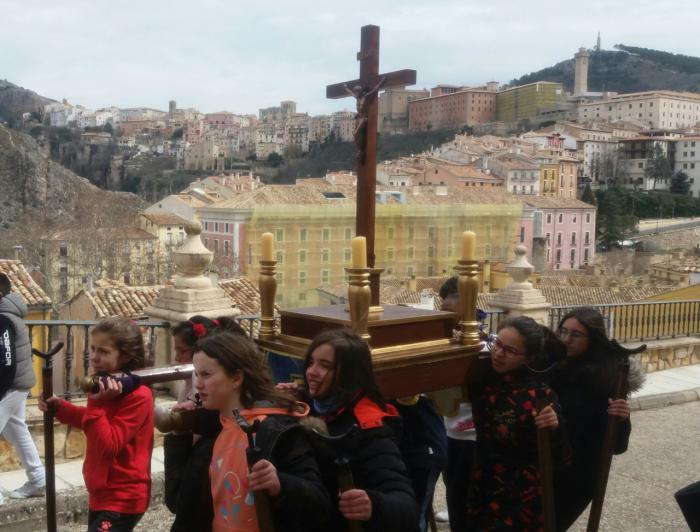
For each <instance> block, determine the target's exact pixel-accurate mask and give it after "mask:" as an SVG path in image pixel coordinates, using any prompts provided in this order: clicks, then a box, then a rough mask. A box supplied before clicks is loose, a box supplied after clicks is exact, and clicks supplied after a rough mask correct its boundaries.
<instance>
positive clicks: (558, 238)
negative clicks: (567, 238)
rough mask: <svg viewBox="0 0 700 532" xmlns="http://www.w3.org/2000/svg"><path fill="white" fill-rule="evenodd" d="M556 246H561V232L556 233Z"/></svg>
mask: <svg viewBox="0 0 700 532" xmlns="http://www.w3.org/2000/svg"><path fill="white" fill-rule="evenodd" d="M557 246H561V233H557Z"/></svg>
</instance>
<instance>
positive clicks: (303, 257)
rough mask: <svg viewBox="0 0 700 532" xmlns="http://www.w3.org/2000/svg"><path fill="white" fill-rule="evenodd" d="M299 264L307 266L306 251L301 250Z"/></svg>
mask: <svg viewBox="0 0 700 532" xmlns="http://www.w3.org/2000/svg"><path fill="white" fill-rule="evenodd" d="M299 264H306V250H305V249H300V250H299Z"/></svg>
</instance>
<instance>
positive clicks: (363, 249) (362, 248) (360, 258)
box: [352, 236, 367, 269]
mask: <svg viewBox="0 0 700 532" xmlns="http://www.w3.org/2000/svg"><path fill="white" fill-rule="evenodd" d="M352 267H353V269H356V268H366V267H367V239H366V238H365V237H364V236H356V237H355V238H353V239H352Z"/></svg>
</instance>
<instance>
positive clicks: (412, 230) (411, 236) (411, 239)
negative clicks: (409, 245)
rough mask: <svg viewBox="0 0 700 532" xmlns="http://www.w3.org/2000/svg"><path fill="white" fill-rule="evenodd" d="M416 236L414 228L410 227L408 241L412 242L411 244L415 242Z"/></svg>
mask: <svg viewBox="0 0 700 532" xmlns="http://www.w3.org/2000/svg"><path fill="white" fill-rule="evenodd" d="M414 236H415V235H414V229H413V227H409V228H408V240H410V241H411V242H413V238H414Z"/></svg>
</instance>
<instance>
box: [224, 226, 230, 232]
mask: <svg viewBox="0 0 700 532" xmlns="http://www.w3.org/2000/svg"><path fill="white" fill-rule="evenodd" d="M224 232H226V233H230V231H229V226H228V224H224Z"/></svg>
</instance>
